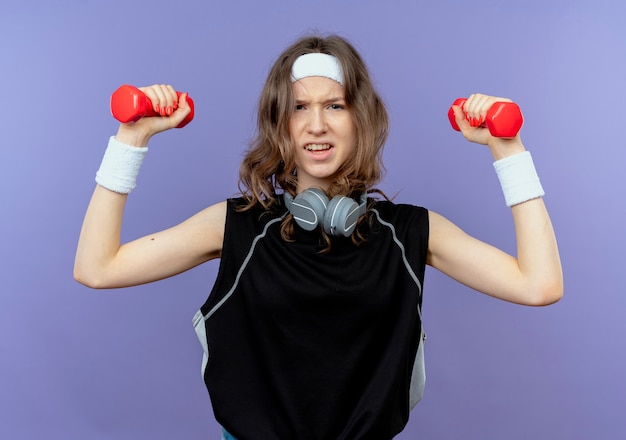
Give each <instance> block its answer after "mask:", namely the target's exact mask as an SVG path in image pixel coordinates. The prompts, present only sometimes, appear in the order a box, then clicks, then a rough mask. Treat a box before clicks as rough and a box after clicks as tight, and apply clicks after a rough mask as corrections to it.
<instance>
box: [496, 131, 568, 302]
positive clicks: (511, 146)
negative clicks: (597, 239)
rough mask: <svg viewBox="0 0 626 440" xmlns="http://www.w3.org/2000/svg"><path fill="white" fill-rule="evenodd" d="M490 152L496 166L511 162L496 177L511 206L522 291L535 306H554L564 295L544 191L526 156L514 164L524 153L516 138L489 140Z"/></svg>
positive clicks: (522, 146) (530, 160) (529, 159)
mask: <svg viewBox="0 0 626 440" xmlns="http://www.w3.org/2000/svg"><path fill="white" fill-rule="evenodd" d="M489 148H490V150H491V153H492V155H493V157H494V159H495V160H496V163H495V165H497V164H498V163H500V164H501V163H502V162H505V161H504V159H507V160H508V161H510V160H513V162H509V164H508V165H507V166H510V167H511V168H513V169H506V170H499V171H498V177H499V178H500V182H501V183H502V186H503V191H504V193H505V199H506V200H507V203H509V204H512V206H511V211H512V214H513V221H514V224H515V232H516V241H517V264H518V266H519V270H520V272H521V275H522V279H523V280H524V282H525V284H526V286H525V289H526V290H527V291H529V292H531V294H532V295H533V296H534V297H535V298H536V302H537V303H538V304H550V303H553V302H555V301H557V300H558V299H560V298H561V295H562V293H563V276H562V269H561V263H560V257H559V251H558V247H557V242H556V237H555V234H554V229H553V227H552V222H551V220H550V216H549V214H548V210H547V209H546V206H545V203H544V201H543V197H542V196H543V188H542V186H541V184H540V182H539V178H538V176H537V174H536V171H535V168H534V164H533V163H532V159H531V158H530V156H529V157H525V158H524V160H520V161H519V163H516V162H517V159H518V158H521V157H523V155H521V156H520V154H521V153H524V152H525V151H526V149H525V148H524V145H523V144H522V142H521V140H520V139H519V137H516V138H515V139H510V140H509V139H492V141H491V142H490V143H489ZM524 154H526V155H528V154H529V153H524ZM498 161H500V162H498ZM515 168H516V169H515ZM496 169H498V167H497V166H496ZM511 174H512V175H511ZM516 186H517V188H516ZM512 201H513V202H512Z"/></svg>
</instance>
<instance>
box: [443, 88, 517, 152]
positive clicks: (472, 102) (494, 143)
mask: <svg viewBox="0 0 626 440" xmlns="http://www.w3.org/2000/svg"><path fill="white" fill-rule="evenodd" d="M496 102H512V101H511V100H510V99H509V98H499V97H496V96H489V95H483V94H480V93H474V94H472V95H470V96H469V97H468V98H467V101H465V104H464V106H463V109H461V107H459V106H457V105H453V106H452V109H453V111H454V116H455V117H456V123H457V124H458V126H459V128H460V130H461V133H462V134H463V136H464V137H465V139H467V140H468V141H470V142H474V143H477V144H482V145H487V146H488V147H489V149H490V150H491V153H492V154H493V157H494V159H496V160H498V159H502V158H504V157H507V156H510V155H512V154H515V153H520V152H522V151H524V150H525V148H524V145H523V144H522V140H521V138H520V135H519V133H518V134H517V135H516V136H515V137H513V138H499V137H495V136H492V135H491V133H489V129H488V128H486V127H484V126H479V127H472V125H471V124H470V120H471V119H472V118H473V119H475V120H477V121H484V120H485V119H486V116H487V111H488V110H489V109H490V108H491V106H492V105H493V104H495V103H496Z"/></svg>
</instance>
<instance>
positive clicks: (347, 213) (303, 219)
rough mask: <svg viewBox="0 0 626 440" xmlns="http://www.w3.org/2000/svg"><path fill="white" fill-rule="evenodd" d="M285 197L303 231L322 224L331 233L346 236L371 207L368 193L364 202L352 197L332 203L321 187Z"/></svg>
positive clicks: (336, 199) (362, 196)
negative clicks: (368, 204) (368, 202)
mask: <svg viewBox="0 0 626 440" xmlns="http://www.w3.org/2000/svg"><path fill="white" fill-rule="evenodd" d="M283 197H284V199H285V205H286V206H287V209H288V210H289V212H290V213H291V214H292V215H293V218H294V220H295V221H296V223H297V224H298V225H299V226H300V227H301V228H302V229H304V230H306V231H312V230H313V229H315V228H316V227H317V225H319V224H320V223H321V224H322V225H323V228H324V231H326V233H327V234H330V235H343V236H344V237H349V236H350V235H351V234H352V232H354V229H355V228H356V223H357V221H358V219H359V217H360V216H361V215H363V214H365V211H366V208H367V194H366V193H364V194H362V195H361V198H360V203H357V202H356V201H354V199H352V198H351V197H348V196H335V197H333V198H332V200H330V202H329V201H328V197H326V194H325V193H324V191H322V190H321V189H319V188H309V189H306V190H304V191H302V192H301V193H300V194H298V195H297V196H296V197H295V198H294V197H293V196H292V195H291V194H289V193H288V192H285V193H284V194H283Z"/></svg>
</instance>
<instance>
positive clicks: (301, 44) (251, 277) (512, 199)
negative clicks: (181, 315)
mask: <svg viewBox="0 0 626 440" xmlns="http://www.w3.org/2000/svg"><path fill="white" fill-rule="evenodd" d="M142 91H143V92H144V93H146V95H147V96H148V97H149V98H150V99H151V101H152V103H153V105H154V108H155V110H156V111H157V112H160V113H161V114H162V115H163V116H165V117H162V118H143V119H141V120H139V121H137V122H136V123H131V124H121V125H120V127H119V130H118V132H117V134H116V136H115V137H112V138H111V139H110V142H109V147H108V148H107V151H106V153H105V157H104V159H103V162H102V165H101V167H100V169H99V171H98V173H97V175H96V181H97V182H98V185H97V186H96V188H95V191H94V194H93V198H92V200H91V202H90V204H89V207H88V209H87V213H86V216H85V220H84V224H83V228H82V231H81V235H80V240H79V244H78V249H77V254H76V264H75V269H74V270H75V272H74V273H75V278H76V279H77V280H78V281H79V282H81V283H83V284H85V285H87V286H89V287H93V288H115V287H124V286H132V285H137V284H142V283H148V282H152V281H156V280H159V279H162V278H166V277H170V276H173V275H176V274H178V273H181V272H183V271H186V270H188V269H190V268H192V267H194V266H197V265H199V264H202V263H204V262H206V261H208V260H211V259H214V258H221V261H220V268H219V274H218V276H217V280H216V282H215V285H214V287H213V290H212V292H211V294H210V296H209V298H208V300H207V302H206V303H205V304H204V305H203V306H202V307H201V309H200V310H199V311H198V313H197V314H196V316H195V317H194V325H195V327H196V331H197V333H198V337H199V339H200V341H201V343H202V345H203V347H204V354H205V356H204V361H203V374H204V379H205V382H206V385H207V388H208V390H209V393H210V396H211V400H212V404H213V409H214V413H215V416H216V419H217V420H218V421H219V422H220V423H221V424H222V426H224V428H225V430H224V436H225V438H238V439H254V440H257V439H283V440H284V439H304V438H306V439H350V440H354V439H377V440H380V439H390V438H392V437H393V436H394V435H396V434H397V433H399V432H400V431H402V429H403V428H404V426H405V425H406V422H407V420H408V416H409V411H410V409H411V408H412V407H413V406H414V405H415V403H417V401H418V400H419V399H420V398H421V392H422V389H423V385H424V372H423V357H422V356H423V353H422V349H423V347H422V346H423V339H424V338H423V331H422V326H421V313H420V305H421V298H422V296H421V295H422V283H423V278H424V271H425V266H426V265H427V264H428V265H430V266H432V267H435V268H437V269H438V270H440V271H442V272H444V273H446V274H447V275H449V276H450V277H452V278H454V279H456V280H458V281H459V282H461V283H463V284H465V285H467V286H469V287H471V288H473V289H476V290H478V291H480V292H483V293H486V294H488V295H491V296H494V297H497V298H500V299H503V300H505V301H510V302H513V303H518V304H525V305H535V306H538V305H547V304H551V303H553V302H555V301H557V300H559V299H560V298H561V295H562V290H563V281H562V272H561V266H560V261H559V253H558V249H557V244H556V239H555V236H554V232H553V229H552V226H551V222H550V218H549V216H548V213H547V211H546V208H545V206H544V203H543V200H542V198H541V196H542V195H543V190H542V188H541V185H540V183H539V180H538V178H537V175H536V173H535V170H534V166H533V165H532V159H531V158H530V155H529V153H528V152H526V151H525V149H524V146H523V144H522V142H521V139H520V137H519V135H518V136H516V137H514V138H510V139H503V138H496V137H493V136H492V135H491V134H490V133H489V131H488V130H487V129H486V128H483V127H480V126H478V127H475V126H474V125H477V124H470V121H472V122H474V121H480V120H481V119H484V117H485V114H486V112H487V110H488V109H489V108H490V107H491V105H492V104H493V103H494V102H497V101H507V100H506V99H504V98H496V97H491V96H485V95H479V94H474V95H471V96H470V97H469V99H468V100H467V102H466V103H465V106H464V108H463V109H460V108H458V107H454V114H455V117H456V122H457V123H458V125H459V127H460V129H461V132H462V134H463V136H465V138H466V139H467V140H468V141H470V142H475V143H478V144H483V145H486V146H487V147H488V148H489V149H490V151H491V153H492V154H493V157H494V159H495V163H494V165H495V167H496V170H497V172H498V175H499V177H500V179H501V182H502V185H503V190H504V193H505V198H506V201H507V204H508V205H509V206H511V210H512V214H513V219H514V223H515V232H516V237H517V256H516V257H514V256H511V255H508V254H506V253H504V252H502V251H501V250H499V249H496V248H494V247H492V246H490V245H488V244H485V243H483V242H481V241H479V240H477V239H475V238H473V237H470V236H469V235H467V234H465V233H464V232H463V231H462V230H461V229H459V228H458V227H457V226H455V225H454V224H452V223H451V222H450V221H448V220H447V219H446V218H444V217H442V216H441V215H439V214H437V213H435V212H432V211H428V210H426V209H424V208H421V207H417V206H411V205H400V204H394V203H392V202H390V201H388V200H387V199H386V198H385V197H384V196H383V195H381V193H380V192H378V191H376V189H375V185H376V184H377V183H378V182H379V180H380V179H381V173H382V162H381V154H382V148H383V145H384V143H385V141H386V138H387V132H388V120H387V113H386V110H385V108H384V105H383V104H382V102H381V100H380V98H379V96H378V95H377V93H376V91H375V90H374V88H373V86H372V83H371V81H370V78H369V74H368V71H367V69H366V67H365V64H364V63H363V60H362V59H361V57H360V55H359V54H358V53H357V52H356V51H355V49H354V48H353V47H352V46H351V45H350V44H349V43H348V42H347V41H345V40H344V39H342V38H340V37H337V36H330V37H326V38H324V37H318V36H312V37H306V38H303V39H301V40H299V41H297V42H296V43H294V44H293V45H292V46H291V47H289V48H287V49H286V50H285V51H284V52H283V53H282V54H281V55H280V56H279V58H278V59H277V60H276V62H275V64H274V66H273V68H272V69H271V71H270V73H269V75H268V78H267V82H266V84H265V86H264V89H263V91H262V94H261V98H260V102H259V111H258V134H257V137H256V139H255V141H254V142H253V144H252V145H251V147H250V149H249V150H248V152H247V155H246V156H245V158H244V160H243V163H242V166H241V171H240V189H241V192H242V194H241V197H239V198H235V199H229V200H227V201H224V202H221V203H218V204H216V205H213V206H210V207H208V208H206V209H204V210H203V211H201V212H199V213H198V214H196V215H194V216H192V217H191V218H189V219H188V220H186V221H184V222H183V223H181V224H179V225H177V226H174V227H172V228H170V229H167V230H165V231H161V232H157V233H154V234H150V235H146V236H145V237H143V238H139V239H137V240H134V241H131V242H129V243H125V244H121V243H120V230H121V224H122V214H123V210H124V205H125V203H126V199H127V194H128V193H129V192H130V191H131V190H132V188H133V187H134V185H135V178H136V175H137V172H138V170H139V166H140V164H141V160H142V158H143V155H144V154H145V153H146V151H147V148H146V146H147V144H148V141H149V139H150V138H151V137H152V136H153V135H155V134H157V133H159V132H161V131H164V130H167V129H170V128H173V127H175V126H177V125H178V124H179V123H180V122H181V121H182V120H183V119H184V118H185V116H186V115H187V114H188V113H189V111H190V109H189V106H188V104H187V101H186V96H185V95H184V94H183V95H181V96H180V98H177V95H176V93H175V91H174V89H173V88H172V87H171V86H160V85H155V86H151V87H145V88H142Z"/></svg>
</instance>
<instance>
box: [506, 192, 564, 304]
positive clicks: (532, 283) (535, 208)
mask: <svg viewBox="0 0 626 440" xmlns="http://www.w3.org/2000/svg"><path fill="white" fill-rule="evenodd" d="M511 211H512V214H513V221H514V224H515V232H516V240H517V263H518V266H519V270H520V272H521V274H522V277H523V279H524V280H525V284H526V285H527V286H526V289H527V290H528V291H529V292H531V294H532V295H533V296H534V297H535V298H536V302H537V303H538V304H540V305H544V304H551V303H553V302H556V301H558V300H559V299H560V298H561V296H562V295H563V273H562V268H561V261H560V257H559V250H558V246H557V240H556V236H555V233H554V229H553V227H552V222H551V220H550V216H549V214H548V211H547V209H546V206H545V203H544V201H543V199H542V198H536V199H532V200H529V201H527V202H524V203H520V204H517V205H515V206H513V207H511Z"/></svg>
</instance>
